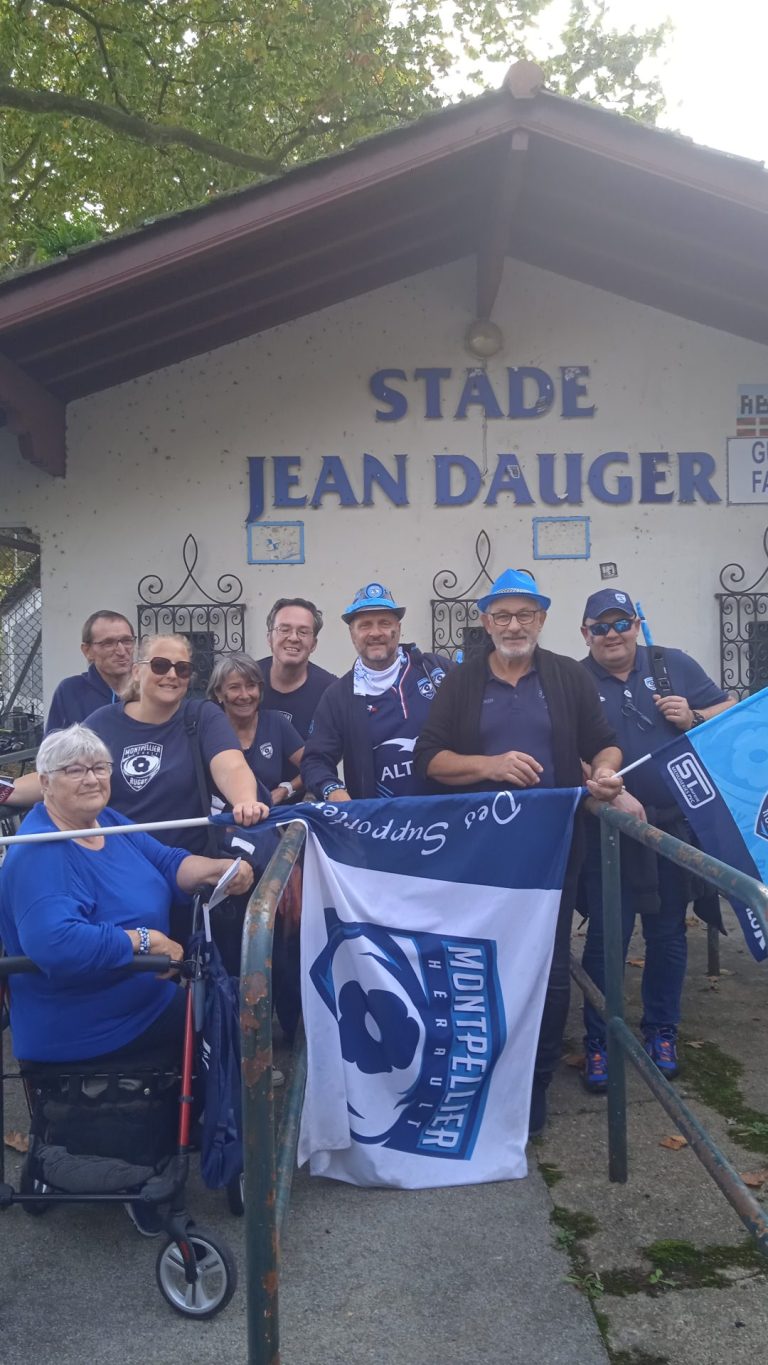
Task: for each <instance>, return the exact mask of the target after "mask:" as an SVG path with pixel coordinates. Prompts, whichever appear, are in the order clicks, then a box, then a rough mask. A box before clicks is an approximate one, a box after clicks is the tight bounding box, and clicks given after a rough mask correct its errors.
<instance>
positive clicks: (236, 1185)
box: [227, 1171, 245, 1218]
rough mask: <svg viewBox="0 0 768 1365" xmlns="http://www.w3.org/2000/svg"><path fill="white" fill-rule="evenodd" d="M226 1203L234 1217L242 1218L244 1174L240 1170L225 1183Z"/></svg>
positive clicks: (243, 1211)
mask: <svg viewBox="0 0 768 1365" xmlns="http://www.w3.org/2000/svg"><path fill="white" fill-rule="evenodd" d="M227 1203H228V1205H229V1211H230V1213H233V1214H234V1215H235V1218H242V1216H243V1214H244V1213H245V1176H244V1174H243V1172H242V1171H241V1172H240V1174H239V1175H236V1176H235V1177H234V1179H233V1180H230V1182H229V1184H228V1185H227Z"/></svg>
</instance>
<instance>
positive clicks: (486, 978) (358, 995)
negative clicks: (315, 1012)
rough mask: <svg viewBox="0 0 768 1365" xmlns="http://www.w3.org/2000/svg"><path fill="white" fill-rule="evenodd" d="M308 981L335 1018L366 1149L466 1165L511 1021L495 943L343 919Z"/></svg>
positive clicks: (357, 1135) (333, 917) (352, 1112)
mask: <svg viewBox="0 0 768 1365" xmlns="http://www.w3.org/2000/svg"><path fill="white" fill-rule="evenodd" d="M325 922H326V933H327V942H326V945H325V947H324V948H323V949H322V951H321V952H320V953H319V954H318V956H317V957H316V959H315V961H314V963H313V964H312V967H311V968H310V973H309V975H310V979H311V981H312V983H313V985H314V988H315V990H316V991H317V992H318V994H319V996H320V998H321V999H322V1001H323V1003H324V1004H325V1005H326V1006H327V1008H328V1009H329V1010H330V1012H331V1014H332V1015H333V1017H334V1019H335V1020H336V1022H337V1025H338V1030H339V1042H340V1048H341V1055H342V1058H343V1060H344V1074H345V1084H346V1092H347V1107H348V1110H349V1119H350V1132H351V1136H352V1138H353V1139H354V1140H355V1141H356V1142H360V1143H366V1144H369V1145H378V1146H383V1147H390V1148H394V1149H396V1150H397V1151H401V1152H411V1153H414V1154H416V1155H421V1156H437V1157H448V1158H452V1159H454V1160H456V1159H459V1160H467V1159H468V1158H469V1157H470V1156H471V1155H472V1151H473V1148H474V1145H475V1141H476V1139H477V1135H478V1133H479V1131H480V1125H481V1122H482V1116H483V1110H484V1108H485V1103H486V1100H487V1097H488V1089H489V1085H490V1080H491V1076H492V1074H493V1069H494V1066H495V1064H496V1061H497V1059H498V1057H499V1055H500V1053H501V1050H502V1048H503V1046H504V1043H505V1041H506V1022H505V1016H504V1005H503V1000H502V995H501V988H500V985H499V981H498V976H497V970H496V945H495V943H494V942H493V941H491V940H488V939H478V938H463V937H460V936H457V935H456V936H455V935H451V936H445V935H438V934H428V933H405V932H401V931H399V930H392V929H386V928H384V927H383V926H381V925H376V924H370V923H363V922H360V921H354V922H352V923H350V922H347V921H343V920H341V919H340V918H339V916H338V915H337V913H336V911H335V910H334V909H332V908H328V907H326V910H325Z"/></svg>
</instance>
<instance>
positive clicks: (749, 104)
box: [490, 0, 768, 162]
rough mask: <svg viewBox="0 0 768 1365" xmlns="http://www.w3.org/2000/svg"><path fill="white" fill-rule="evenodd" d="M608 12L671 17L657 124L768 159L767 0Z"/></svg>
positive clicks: (643, 3) (631, 5) (498, 75)
mask: <svg viewBox="0 0 768 1365" xmlns="http://www.w3.org/2000/svg"><path fill="white" fill-rule="evenodd" d="M567 9H568V6H567V0H554V3H553V4H552V5H551V6H550V8H549V10H548V11H547V14H546V16H545V18H544V19H543V20H542V21H541V23H540V32H541V34H542V47H541V54H542V55H546V44H547V42H548V35H549V34H550V33H552V32H554V33H557V32H558V29H559V27H560V24H559V23H558V17H562V15H563V14H565V13H567ZM607 10H608V17H609V20H610V22H611V23H612V25H613V27H615V28H618V29H621V30H625V29H628V28H631V27H632V26H633V24H634V25H635V26H636V27H639V28H650V27H652V26H655V25H656V24H657V23H659V22H661V21H662V20H664V19H666V18H669V19H671V20H672V23H673V25H674V31H673V32H672V33H671V34H670V36H669V37H668V39H667V42H666V44H665V48H664V51H663V54H662V56H661V64H660V70H659V75H660V77H661V81H662V85H663V87H664V93H665V96H666V102H667V107H666V111H665V113H664V114H663V116H662V118H661V119H660V120H659V124H660V126H661V127H665V128H671V129H674V130H676V131H678V132H681V133H683V134H685V136H687V137H690V138H693V140H694V142H700V143H703V144H705V145H706V146H709V147H717V148H719V149H720V150H722V151H727V152H735V153H736V154H737V155H739V156H746V157H752V158H754V159H755V160H757V161H766V162H768V80H766V67H765V57H766V54H768V3H767V0H727V2H726V3H725V4H724V5H722V7H720V6H718V7H717V8H716V7H715V6H714V5H707V4H706V0H608V5H607ZM531 46H532V47H533V44H531ZM534 55H538V54H536V53H534ZM503 75H504V68H503V67H501V68H498V69H493V68H491V72H490V82H491V84H492V85H494V86H498V85H500V84H501V80H502V77H503Z"/></svg>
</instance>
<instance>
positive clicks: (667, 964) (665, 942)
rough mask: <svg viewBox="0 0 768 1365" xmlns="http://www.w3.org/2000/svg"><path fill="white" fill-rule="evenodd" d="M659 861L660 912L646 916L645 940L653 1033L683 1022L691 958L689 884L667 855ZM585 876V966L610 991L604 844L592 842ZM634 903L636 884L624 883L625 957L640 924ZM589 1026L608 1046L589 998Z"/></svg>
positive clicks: (648, 1019)
mask: <svg viewBox="0 0 768 1365" xmlns="http://www.w3.org/2000/svg"><path fill="white" fill-rule="evenodd" d="M658 866H659V902H660V906H659V912H658V914H651V915H641V916H640V919H641V923H642V927H643V938H644V939H645V967H644V968H643V981H642V997H643V1018H642V1021H641V1027H642V1028H643V1029H644V1030H645V1031H647V1032H651V1031H652V1030H654V1029H660V1028H664V1029H672V1030H674V1031H675V1032H676V1031H677V1027H678V1025H679V1023H680V999H681V996H682V993H683V983H684V981H685V968H686V963H687V960H688V945H687V942H686V937H685V912H686V909H687V904H688V900H687V886H686V878H685V874H684V873H683V871H682V869H681V868H679V867H677V866H676V865H675V864H674V863H671V862H670V861H669V860H668V859H667V858H659V860H658ZM584 878H585V884H586V892H587V902H588V905H589V920H588V929H587V939H586V942H585V944H584V953H583V956H582V959H581V965H582V967H583V968H584V970H585V972H587V974H588V975H589V976H591V978H592V980H593V981H594V983H595V985H596V986H598V987H599V989H600V990H601V991H603V992H604V991H605V966H604V960H603V897H602V885H601V877H600V850H599V847H597V848H595V847H594V846H591V847H590V849H589V852H588V854H587V858H586V861H585V864H584ZM634 902H635V894H634V892H633V889H632V887H631V886H628V885H626V883H625V882H622V887H621V913H622V929H623V941H624V958H625V960H626V956H627V948H628V946H629V940H630V938H631V937H632V930H633V928H634V925H635V914H636V909H635V904H634ZM584 1031H585V1034H586V1037H587V1038H594V1039H595V1040H596V1041H599V1042H600V1043H602V1044H603V1046H605V1024H604V1023H603V1020H602V1019H601V1018H600V1016H599V1014H598V1013H597V1010H596V1009H595V1008H594V1007H593V1006H592V1005H590V1003H589V1001H588V1000H585V1001H584Z"/></svg>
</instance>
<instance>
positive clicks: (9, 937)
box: [0, 725, 253, 1066]
mask: <svg viewBox="0 0 768 1365" xmlns="http://www.w3.org/2000/svg"><path fill="white" fill-rule="evenodd" d="M36 766H37V771H38V774H39V777H40V786H41V788H42V793H43V803H42V805H37V806H35V807H34V809H33V810H32V811H31V812H30V814H29V815H28V816H27V818H26V819H25V821H24V824H23V826H22V833H24V834H34V833H38V832H41V831H46V830H55V829H59V830H76V829H78V830H79V829H83V830H88V831H91V830H92V831H93V833H90V832H89V833H88V834H87V835H85V836H83V837H80V838H77V839H68V840H60V841H52V842H50V843H48V842H40V843H34V844H16V845H13V846H12V847H11V848H10V850H9V852H8V855H7V857H6V859H5V862H4V864H3V867H2V872H1V873H0V938H1V939H2V942H3V945H4V947H5V951H6V953H8V954H12V955H15V954H25V955H26V956H28V957H31V958H32V959H33V961H34V962H35V963H37V966H38V967H39V968H40V973H41V974H40V975H37V974H35V975H30V976H13V977H12V978H11V1026H12V1029H13V1037H14V1049H15V1052H16V1055H17V1056H18V1057H21V1058H24V1059H25V1060H35V1061H44V1062H58V1061H83V1060H86V1059H90V1058H95V1057H98V1058H99V1059H100V1060H102V1059H103V1060H105V1061H107V1060H109V1061H115V1062H122V1061H123V1060H124V1059H125V1060H126V1061H130V1060H131V1058H132V1057H137V1056H141V1057H142V1059H147V1060H146V1064H149V1065H158V1066H159V1065H166V1064H167V1063H168V1062H170V1061H172V1060H176V1059H177V1058H178V1056H179V1047H180V1042H181V1037H182V1033H183V1019H184V1009H183V1000H184V991H183V990H182V989H181V988H180V987H179V986H178V985H176V984H175V983H174V982H172V981H170V980H167V979H165V978H163V979H159V978H158V977H156V976H154V975H151V974H142V973H131V974H128V973H126V972H123V971H121V970H120V969H121V968H122V967H124V966H125V965H126V963H128V962H130V961H131V959H132V957H134V955H136V954H144V953H150V954H152V953H157V954H161V955H162V954H167V955H168V956H169V957H170V958H171V960H172V961H173V962H179V961H180V960H181V958H182V955H183V950H182V948H181V945H180V944H178V943H174V942H173V940H172V939H170V938H169V937H168V912H169V908H170V906H171V903H172V902H173V901H174V900H176V901H178V900H179V892H181V893H182V896H183V897H186V896H188V895H189V893H190V892H192V891H193V890H194V888H195V887H196V886H198V885H199V884H200V883H207V884H209V885H213V884H215V883H216V881H218V879H219V877H220V876H221V874H222V873H223V872H224V871H225V870H226V869H227V868H228V867H229V866H230V863H231V859H229V858H204V857H198V856H197V855H193V854H188V853H186V852H185V851H184V849H179V848H171V847H168V845H166V844H161V843H159V842H158V841H157V840H156V839H152V838H151V837H150V836H149V835H148V834H126V835H111V836H109V837H105V835H104V834H103V833H102V830H103V829H104V828H106V827H107V826H110V825H119V824H127V823H128V821H127V820H126V819H125V817H124V816H122V815H118V814H117V812H116V811H114V810H110V809H109V807H108V806H107V801H108V799H109V790H110V774H111V772H112V757H111V754H110V752H109V750H108V748H107V747H106V745H105V744H104V743H103V741H102V740H101V739H99V737H98V735H96V734H94V732H93V731H92V730H89V729H87V728H86V726H84V725H73V726H71V727H70V728H69V729H68V730H58V731H54V732H53V733H52V734H50V735H48V736H47V737H46V738H45V739H44V740H43V742H42V744H41V746H40V749H39V751H38V755H37V763H36ZM252 880H253V874H252V872H251V869H250V868H249V867H248V866H247V865H246V864H245V863H244V864H243V865H242V867H241V868H240V870H239V872H238V874H237V878H236V882H235V883H234V889H235V890H237V891H247V890H248V888H249V887H250V885H251V883H252Z"/></svg>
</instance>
